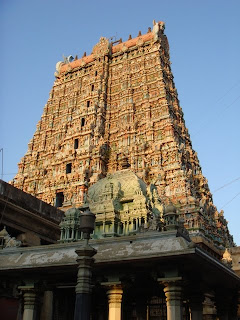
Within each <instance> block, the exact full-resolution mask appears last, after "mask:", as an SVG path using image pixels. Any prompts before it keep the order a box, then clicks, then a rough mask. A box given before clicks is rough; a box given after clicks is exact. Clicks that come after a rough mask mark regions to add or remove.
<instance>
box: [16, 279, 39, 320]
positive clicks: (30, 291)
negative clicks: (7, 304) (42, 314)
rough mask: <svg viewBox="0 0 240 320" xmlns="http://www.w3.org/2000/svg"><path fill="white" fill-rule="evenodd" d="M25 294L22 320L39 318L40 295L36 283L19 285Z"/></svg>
mask: <svg viewBox="0 0 240 320" xmlns="http://www.w3.org/2000/svg"><path fill="white" fill-rule="evenodd" d="M18 288H19V289H20V290H21V292H22V294H23V304H24V309H23V310H24V311H23V318H22V320H37V319H38V315H39V310H38V307H39V297H38V292H37V291H36V288H35V287H34V285H26V286H20V287H18Z"/></svg>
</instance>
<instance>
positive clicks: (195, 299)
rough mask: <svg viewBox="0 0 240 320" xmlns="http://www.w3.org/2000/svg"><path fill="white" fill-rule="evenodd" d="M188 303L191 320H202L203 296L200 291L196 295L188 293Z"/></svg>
mask: <svg viewBox="0 0 240 320" xmlns="http://www.w3.org/2000/svg"><path fill="white" fill-rule="evenodd" d="M189 301H190V310H191V320H202V318H203V301H204V295H203V294H201V293H200V289H199V291H198V294H196V293H190V299H189Z"/></svg>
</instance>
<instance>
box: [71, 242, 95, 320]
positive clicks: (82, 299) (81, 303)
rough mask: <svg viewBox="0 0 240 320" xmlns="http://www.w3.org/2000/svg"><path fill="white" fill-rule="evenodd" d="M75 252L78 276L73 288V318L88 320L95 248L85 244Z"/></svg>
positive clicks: (75, 319)
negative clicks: (74, 293)
mask: <svg viewBox="0 0 240 320" xmlns="http://www.w3.org/2000/svg"><path fill="white" fill-rule="evenodd" d="M76 253H77V255H78V258H77V262H78V276H77V285H76V288H75V290H76V302H75V312H74V320H89V319H90V304H91V291H92V287H91V280H92V265H93V262H94V259H93V256H94V255H95V254H96V250H95V249H94V248H92V247H91V246H90V245H89V244H85V245H84V246H83V247H82V248H80V249H78V250H76Z"/></svg>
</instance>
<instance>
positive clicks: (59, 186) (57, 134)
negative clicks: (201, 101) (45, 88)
mask: <svg viewBox="0 0 240 320" xmlns="http://www.w3.org/2000/svg"><path fill="white" fill-rule="evenodd" d="M170 64H171V63H170V60H169V46H168V40H167V37H166V35H165V34H164V23H163V22H155V21H154V23H153V28H152V29H151V28H149V29H148V32H147V33H146V34H143V35H142V34H141V32H139V34H138V36H137V37H136V38H132V37H131V35H130V36H129V39H128V40H127V41H124V42H123V41H122V39H119V40H118V41H115V42H111V41H109V40H108V39H106V38H101V39H100V41H99V43H97V44H96V45H95V46H94V48H93V50H92V53H91V54H90V55H86V54H85V53H84V55H83V57H82V58H80V59H79V58H78V57H77V56H76V57H75V59H74V58H73V57H72V56H69V57H67V58H65V59H64V61H63V62H58V63H57V65H56V72H55V77H56V80H55V82H54V85H53V88H52V90H51V92H50V97H49V100H48V102H47V104H46V105H45V107H44V111H43V115H42V117H41V120H40V121H39V122H38V124H37V130H36V132H35V134H34V136H33V138H32V140H31V141H30V142H29V144H28V151H27V153H26V154H25V156H24V157H23V158H22V160H21V161H20V163H19V170H18V174H17V175H16V176H15V178H14V179H13V181H12V182H11V183H12V184H13V185H14V186H15V187H17V188H19V189H22V190H23V191H25V192H27V193H30V194H32V195H34V196H35V197H37V198H39V199H40V200H43V201H45V202H47V203H49V204H51V205H55V206H57V207H59V208H61V209H63V210H67V209H69V208H71V207H79V206H82V205H83V203H84V202H86V197H87V192H88V189H89V187H91V186H92V185H94V184H95V183H97V182H98V181H99V180H100V179H102V178H105V177H107V176H108V175H111V174H114V173H116V172H117V171H119V170H122V169H129V170H131V171H132V172H133V173H134V174H136V175H137V177H139V179H142V180H143V181H144V183H146V185H147V188H149V187H150V186H151V185H152V186H155V188H156V190H157V193H158V195H159V198H160V201H161V203H162V205H163V206H164V205H168V204H169V203H173V204H174V205H175V206H176V208H177V212H178V214H179V215H180V217H181V218H182V219H184V222H185V227H186V228H187V229H188V230H189V231H190V233H191V234H192V235H195V236H198V235H199V234H203V235H204V237H205V238H206V239H207V241H211V242H213V243H214V245H215V246H216V247H218V248H223V247H226V246H232V245H233V239H232V237H231V236H230V234H229V231H228V227H227V222H226V220H225V219H224V217H223V212H218V211H217V209H216V207H215V206H214V204H213V201H212V195H211V193H210V190H209V187H208V183H207V180H206V178H205V177H204V176H203V174H202V171H201V167H200V164H199V160H198V157H197V154H196V152H195V151H194V150H193V148H192V145H191V140H190V136H189V134H188V130H187V128H186V126H185V122H184V118H183V112H182V109H181V107H180V103H179V100H178V95H177V91H176V88H175V85H174V81H173V75H172V72H171V67H170ZM127 219H128V217H127V216H126V217H125V218H124V223H125V224H128V222H127ZM146 219H147V215H146ZM135 223H139V222H137V220H136V221H135Z"/></svg>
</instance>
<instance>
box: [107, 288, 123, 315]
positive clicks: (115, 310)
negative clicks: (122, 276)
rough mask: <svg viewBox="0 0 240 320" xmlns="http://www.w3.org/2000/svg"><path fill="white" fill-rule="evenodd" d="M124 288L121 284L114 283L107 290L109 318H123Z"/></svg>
mask: <svg viewBox="0 0 240 320" xmlns="http://www.w3.org/2000/svg"><path fill="white" fill-rule="evenodd" d="M122 294H123V290H122V287H121V286H120V285H113V286H112V287H111V289H109V290H108V291H107V295H108V307H109V311H108V320H121V309H122Z"/></svg>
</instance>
